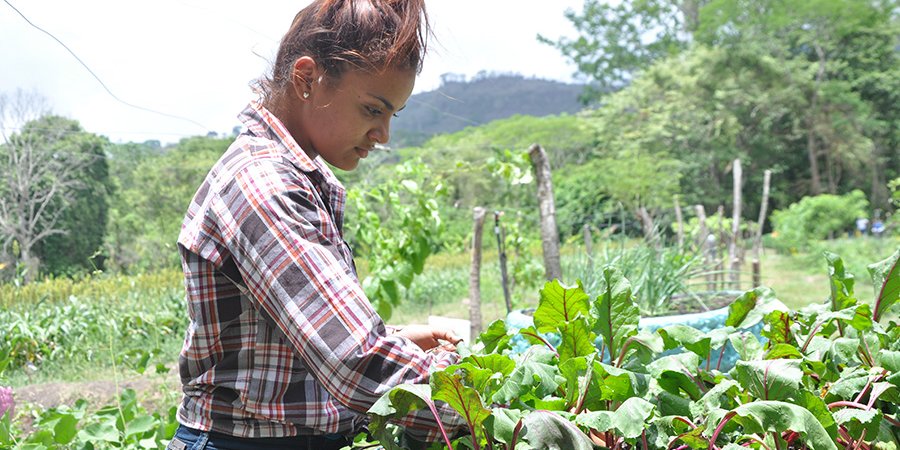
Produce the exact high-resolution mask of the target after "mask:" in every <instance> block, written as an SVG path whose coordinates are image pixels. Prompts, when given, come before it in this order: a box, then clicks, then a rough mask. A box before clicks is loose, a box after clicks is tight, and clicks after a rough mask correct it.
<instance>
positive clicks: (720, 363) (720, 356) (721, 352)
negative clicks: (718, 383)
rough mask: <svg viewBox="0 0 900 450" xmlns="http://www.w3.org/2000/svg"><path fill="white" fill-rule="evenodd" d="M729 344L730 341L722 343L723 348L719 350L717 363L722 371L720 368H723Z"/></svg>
mask: <svg viewBox="0 0 900 450" xmlns="http://www.w3.org/2000/svg"><path fill="white" fill-rule="evenodd" d="M727 346H728V343H727V342H726V343H724V344H722V350H719V362H717V363H716V370H719V371H721V370H720V369H721V368H722V358H724V357H725V347H727Z"/></svg>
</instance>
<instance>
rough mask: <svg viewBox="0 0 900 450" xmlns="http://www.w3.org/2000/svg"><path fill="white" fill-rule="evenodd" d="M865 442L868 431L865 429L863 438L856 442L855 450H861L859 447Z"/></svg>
mask: <svg viewBox="0 0 900 450" xmlns="http://www.w3.org/2000/svg"><path fill="white" fill-rule="evenodd" d="M865 440H866V430H865V429H863V432H862V436H860V437H859V440H858V441H856V445H854V446H853V450H859V447H860V446H861V445H862V444H863V442H864V441H865Z"/></svg>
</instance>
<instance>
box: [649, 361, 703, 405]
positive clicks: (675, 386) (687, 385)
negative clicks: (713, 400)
mask: <svg viewBox="0 0 900 450" xmlns="http://www.w3.org/2000/svg"><path fill="white" fill-rule="evenodd" d="M699 365H700V357H699V356H698V355H696V354H694V353H679V354H676V355H669V356H664V357H662V358H659V359H657V360H656V361H653V362H652V363H650V365H649V366H647V369H648V370H649V371H650V374H651V375H652V376H653V378H655V379H656V381H657V383H659V387H661V388H663V389H664V390H666V391H668V392H669V393H672V394H675V395H682V394H681V393H682V392H684V393H686V394H687V395H688V396H689V397H690V398H691V400H699V399H700V397H701V395H702V394H701V393H700V387H699V386H698V385H697V381H696V373H697V367H698V366H699Z"/></svg>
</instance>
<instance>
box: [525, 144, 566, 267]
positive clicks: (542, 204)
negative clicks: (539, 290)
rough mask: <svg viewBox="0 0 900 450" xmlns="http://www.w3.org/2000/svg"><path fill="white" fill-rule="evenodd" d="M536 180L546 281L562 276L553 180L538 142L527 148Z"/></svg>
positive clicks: (548, 163) (545, 155) (545, 156)
mask: <svg viewBox="0 0 900 450" xmlns="http://www.w3.org/2000/svg"><path fill="white" fill-rule="evenodd" d="M528 155H529V156H530V157H531V164H532V166H533V167H534V174H535V179H536V180H537V196H538V205H539V208H540V213H541V247H542V248H543V250H544V277H545V278H546V279H547V281H550V280H553V279H559V278H562V265H561V263H560V259H559V231H558V230H557V228H556V205H555V203H554V201H553V181H552V179H551V178H550V161H549V160H548V159H547V153H546V152H544V149H543V148H541V146H540V145H538V144H533V145H532V146H531V148H530V149H528Z"/></svg>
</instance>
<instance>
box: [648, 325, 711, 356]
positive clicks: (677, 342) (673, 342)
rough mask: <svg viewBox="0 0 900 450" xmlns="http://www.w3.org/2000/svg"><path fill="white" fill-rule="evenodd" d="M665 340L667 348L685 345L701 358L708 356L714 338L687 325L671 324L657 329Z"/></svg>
mask: <svg viewBox="0 0 900 450" xmlns="http://www.w3.org/2000/svg"><path fill="white" fill-rule="evenodd" d="M657 333H659V335H660V336H662V338H663V342H665V348H666V350H671V349H673V348H678V347H684V348H685V349H687V350H688V351H691V352H694V353H695V354H696V355H697V356H699V357H701V358H707V357H708V356H709V352H710V345H711V343H712V339H711V338H710V337H709V336H707V335H706V334H705V333H704V332H702V331H700V330H698V329H696V328H693V327H689V326H687V325H669V326H667V327H664V328H660V329H659V330H657Z"/></svg>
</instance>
